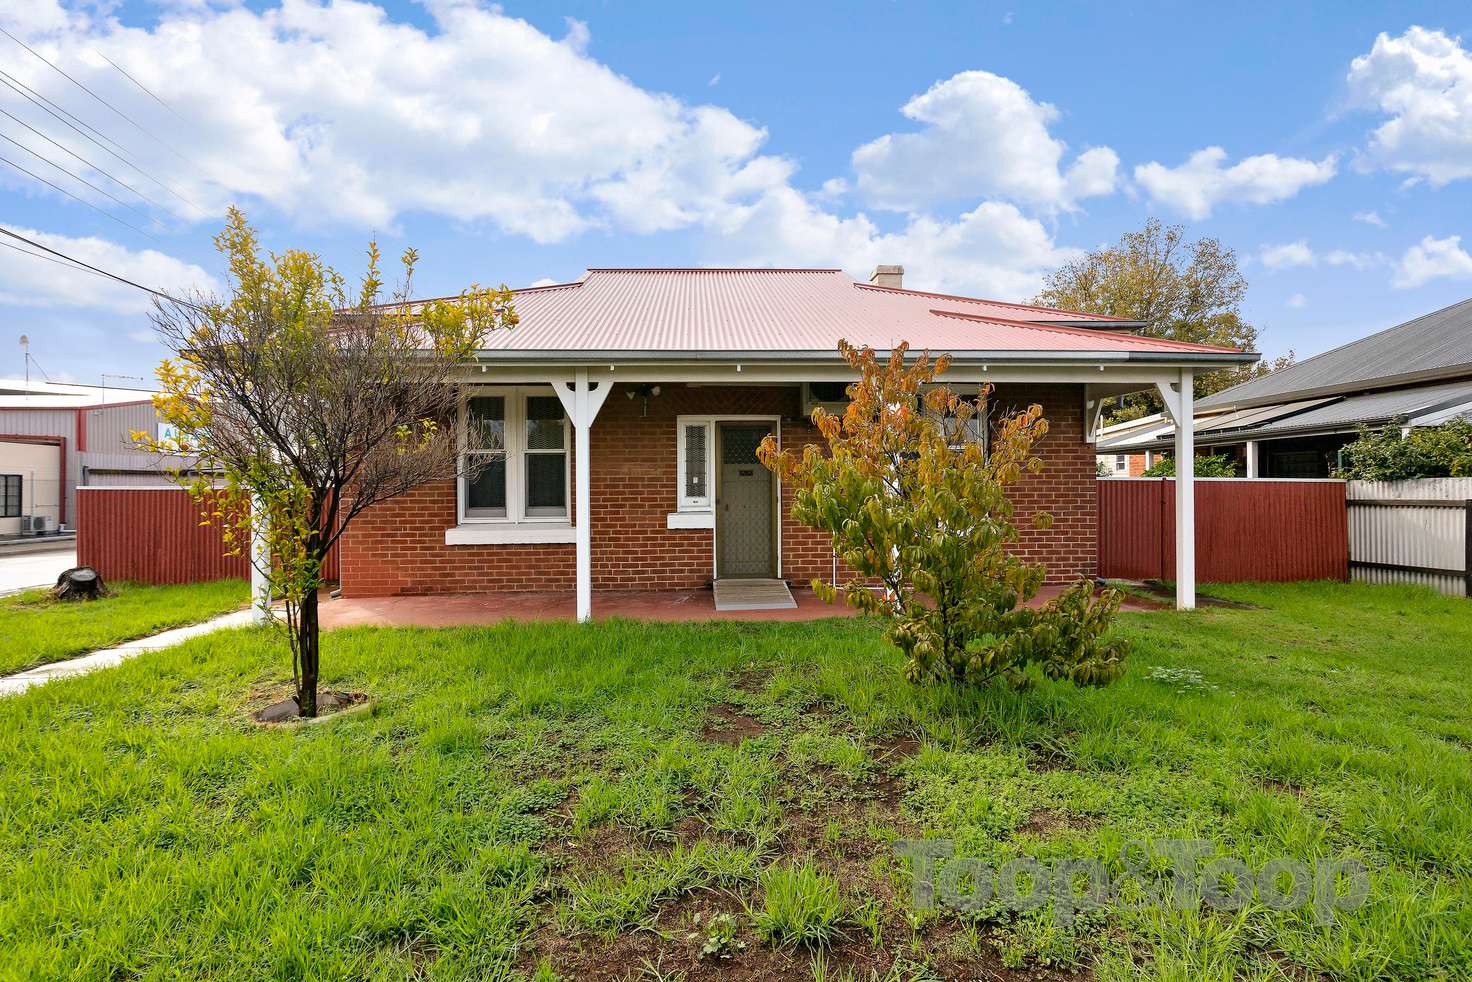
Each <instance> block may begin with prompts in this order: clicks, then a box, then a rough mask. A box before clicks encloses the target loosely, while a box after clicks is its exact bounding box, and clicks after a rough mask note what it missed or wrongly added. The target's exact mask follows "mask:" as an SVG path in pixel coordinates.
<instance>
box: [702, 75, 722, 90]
mask: <svg viewBox="0 0 1472 982" xmlns="http://www.w3.org/2000/svg"><path fill="white" fill-rule="evenodd" d="M705 84H706V86H707V87H708V88H712V89H713V88H715V87H716V86H717V85H720V84H721V73H720V72H716V73H715V74H714V75H712V76H711V77H710V81H709V82H706V83H705Z"/></svg>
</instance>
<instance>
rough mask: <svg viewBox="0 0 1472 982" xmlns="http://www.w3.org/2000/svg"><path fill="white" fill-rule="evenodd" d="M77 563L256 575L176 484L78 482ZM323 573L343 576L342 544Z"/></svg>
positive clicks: (146, 579)
mask: <svg viewBox="0 0 1472 982" xmlns="http://www.w3.org/2000/svg"><path fill="white" fill-rule="evenodd" d="M77 563H78V565H81V566H91V567H93V568H95V569H96V570H97V571H98V572H99V573H101V574H102V577H103V579H104V580H133V581H135V582H139V583H194V582H197V581H200V580H221V579H226V578H229V577H236V578H241V579H244V578H246V577H248V576H250V561H249V560H248V559H247V558H246V557H245V556H244V555H238V556H227V555H225V543H224V537H223V534H222V532H221V530H220V527H219V526H218V525H214V524H211V525H201V524H200V511H199V506H198V505H197V504H196V503H195V502H194V500H193V499H192V498H191V497H190V496H189V494H188V492H186V491H184V490H183V489H181V488H176V487H159V488H116V487H98V488H89V487H84V488H78V489H77ZM322 575H323V579H327V580H336V579H337V578H338V549H337V547H336V546H334V547H333V548H332V550H331V551H330V552H329V553H328V554H327V562H326V568H325V569H323V571H322Z"/></svg>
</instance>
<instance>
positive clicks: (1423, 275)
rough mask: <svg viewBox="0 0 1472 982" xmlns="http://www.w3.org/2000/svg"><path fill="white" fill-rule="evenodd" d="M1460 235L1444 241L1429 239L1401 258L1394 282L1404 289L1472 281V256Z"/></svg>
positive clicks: (1422, 241) (1428, 237)
mask: <svg viewBox="0 0 1472 982" xmlns="http://www.w3.org/2000/svg"><path fill="white" fill-rule="evenodd" d="M1461 241H1462V237H1461V236H1460V235H1449V236H1447V237H1446V238H1444V239H1433V238H1432V237H1431V236H1429V235H1428V236H1426V237H1425V238H1424V239H1422V240H1421V242H1420V244H1419V245H1413V246H1411V247H1410V248H1409V249H1407V250H1406V253H1405V255H1404V256H1401V259H1400V262H1399V263H1398V264H1397V266H1396V270H1395V278H1394V279H1393V280H1392V282H1393V283H1394V284H1395V285H1396V286H1398V287H1401V288H1406V287H1413V286H1420V285H1421V284H1423V283H1426V282H1429V281H1430V280H1434V279H1440V278H1442V277H1448V278H1451V279H1469V278H1472V255H1468V254H1467V251H1466V250H1465V249H1463V248H1462V247H1461Z"/></svg>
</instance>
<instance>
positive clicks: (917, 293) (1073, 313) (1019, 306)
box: [854, 281, 1136, 324]
mask: <svg viewBox="0 0 1472 982" xmlns="http://www.w3.org/2000/svg"><path fill="white" fill-rule="evenodd" d="M854 286H856V287H858V288H859V289H860V290H878V291H880V292H882V293H907V294H909V295H910V296H912V297H935V298H936V299H938V300H959V301H961V302H962V303H984V304H987V305H988V306H992V307H1011V308H1012V309H1014V310H1036V311H1037V312H1038V313H1040V314H1063V315H1064V316H1066V317H1083V318H1086V319H1087V320H1098V321H1104V322H1106V323H1108V322H1112V321H1118V322H1121V323H1124V324H1133V323H1136V322H1135V321H1132V320H1131V319H1130V318H1128V317H1112V316H1110V315H1109V314H1090V313H1088V312H1087V311H1083V310H1065V309H1063V308H1062V307H1039V306H1038V305H1037V304H1032V303H1012V302H1010V301H1008V300H987V299H986V298H985V297H963V296H961V295H960V294H958V293H935V292H932V291H930V290H906V289H903V288H901V287H897V286H880V285H878V284H877V283H860V282H858V281H855V282H854ZM1017 323H1019V324H1027V323H1033V322H1031V321H1018V322H1017Z"/></svg>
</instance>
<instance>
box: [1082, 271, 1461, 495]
mask: <svg viewBox="0 0 1472 982" xmlns="http://www.w3.org/2000/svg"><path fill="white" fill-rule="evenodd" d="M1457 416H1462V417H1467V418H1472V300H1464V301H1462V302H1461V303H1458V304H1453V305H1452V306H1450V307H1447V308H1445V309H1442V310H1438V311H1435V312H1433V313H1430V314H1426V315H1424V316H1422V317H1417V318H1415V319H1414V320H1409V321H1406V322H1405V323H1404V324H1399V325H1396V326H1395V327H1392V328H1389V329H1387V330H1384V331H1381V332H1379V333H1378V334H1372V335H1370V336H1369V337H1366V338H1361V339H1359V340H1358V341H1351V342H1350V343H1349V344H1346V345H1343V346H1342V347H1338V348H1334V349H1333V350H1331V351H1326V352H1324V353H1323V354H1321V355H1315V356H1314V357H1312V358H1306V359H1304V360H1303V361H1301V362H1297V363H1295V364H1293V365H1290V366H1288V367H1287V368H1283V369H1280V370H1278V371H1276V372H1273V373H1271V374H1269V375H1264V376H1262V377H1260V378H1255V379H1252V380H1250V381H1247V382H1243V383H1242V384H1241V385H1237V386H1233V387H1232V388H1230V389H1224V390H1222V391H1221V392H1216V393H1213V394H1212V395H1210V396H1206V397H1205V398H1203V399H1201V400H1200V401H1199V402H1197V403H1196V418H1195V426H1196V438H1195V442H1196V451H1197V453H1216V454H1222V455H1225V456H1229V457H1232V458H1234V459H1235V460H1236V462H1237V472H1238V474H1239V475H1241V476H1244V477H1278V478H1320V477H1328V476H1329V475H1330V474H1331V473H1332V472H1333V471H1334V469H1335V468H1336V467H1337V466H1338V462H1339V451H1340V450H1341V449H1343V448H1344V446H1345V445H1346V444H1348V443H1351V442H1353V441H1354V440H1355V439H1356V438H1357V435H1358V433H1359V429H1360V427H1361V426H1368V427H1372V428H1378V427H1382V426H1388V425H1393V426H1399V427H1401V428H1402V429H1403V430H1409V429H1412V428H1415V427H1419V426H1436V425H1437V424H1439V423H1444V422H1446V421H1447V420H1449V419H1452V418H1454V417H1457ZM1174 439H1175V425H1174V423H1173V422H1172V421H1171V420H1170V418H1169V417H1166V416H1154V417H1147V418H1145V419H1140V420H1131V421H1130V422H1128V423H1121V424H1118V425H1117V426H1107V427H1104V428H1103V429H1102V430H1101V431H1100V435H1099V452H1100V453H1101V454H1107V455H1121V456H1130V455H1136V454H1144V455H1147V456H1148V457H1152V458H1153V457H1154V456H1155V455H1157V454H1160V453H1163V452H1170V451H1171V448H1172V446H1173V444H1174Z"/></svg>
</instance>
